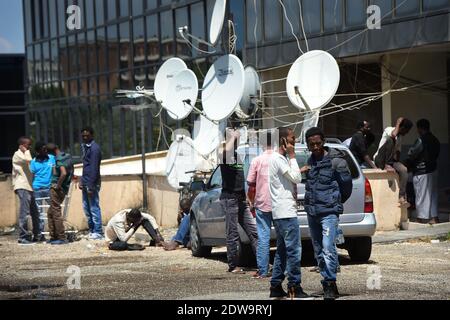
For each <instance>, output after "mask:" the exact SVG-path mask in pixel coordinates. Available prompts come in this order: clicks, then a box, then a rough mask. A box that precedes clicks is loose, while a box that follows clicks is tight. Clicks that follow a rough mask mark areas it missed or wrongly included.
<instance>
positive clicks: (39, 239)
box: [32, 234, 47, 242]
mask: <svg viewBox="0 0 450 320" xmlns="http://www.w3.org/2000/svg"><path fill="white" fill-rule="evenodd" d="M32 241H33V242H47V239H46V238H45V236H44V235H43V234H40V235H38V236H34V237H33V240H32Z"/></svg>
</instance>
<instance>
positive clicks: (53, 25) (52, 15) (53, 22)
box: [48, 0, 62, 38]
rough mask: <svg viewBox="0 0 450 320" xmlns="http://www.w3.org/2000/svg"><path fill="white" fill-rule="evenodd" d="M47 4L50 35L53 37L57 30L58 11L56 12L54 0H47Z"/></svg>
mask: <svg viewBox="0 0 450 320" xmlns="http://www.w3.org/2000/svg"><path fill="white" fill-rule="evenodd" d="M48 4H49V8H50V36H51V37H52V38H54V37H56V36H57V31H58V22H57V16H58V13H57V12H56V0H49V3H48ZM61 19H62V18H61Z"/></svg>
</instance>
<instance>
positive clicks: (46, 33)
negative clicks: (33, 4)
mask: <svg viewBox="0 0 450 320" xmlns="http://www.w3.org/2000/svg"><path fill="white" fill-rule="evenodd" d="M41 4H42V7H41V12H42V15H41V19H42V27H43V29H42V32H43V34H42V36H43V37H44V38H47V37H48V36H49V30H48V2H47V0H43V1H42V2H41Z"/></svg>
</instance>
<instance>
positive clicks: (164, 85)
mask: <svg viewBox="0 0 450 320" xmlns="http://www.w3.org/2000/svg"><path fill="white" fill-rule="evenodd" d="M186 69H187V66H186V63H184V61H183V60H181V59H180V58H170V59H169V60H167V61H166V62H164V64H163V65H162V66H161V68H159V70H158V73H157V74H156V78H155V87H154V89H155V97H156V100H158V101H161V102H162V106H163V107H164V108H166V104H165V100H166V97H167V93H168V89H169V84H170V82H171V80H172V79H173V78H174V77H175V76H176V74H177V73H178V72H180V71H183V70H186Z"/></svg>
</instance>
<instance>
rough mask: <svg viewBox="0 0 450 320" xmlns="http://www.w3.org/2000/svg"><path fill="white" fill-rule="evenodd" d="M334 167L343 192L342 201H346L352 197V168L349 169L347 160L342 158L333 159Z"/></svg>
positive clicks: (340, 189)
mask: <svg viewBox="0 0 450 320" xmlns="http://www.w3.org/2000/svg"><path fill="white" fill-rule="evenodd" d="M333 168H334V174H335V178H336V181H337V183H338V185H339V191H340V193H341V201H342V203H345V202H346V201H347V200H348V199H349V198H350V196H351V195H352V191H353V181H352V176H351V174H350V170H349V169H348V165H347V162H346V161H345V160H344V159H340V158H336V159H334V160H333Z"/></svg>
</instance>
